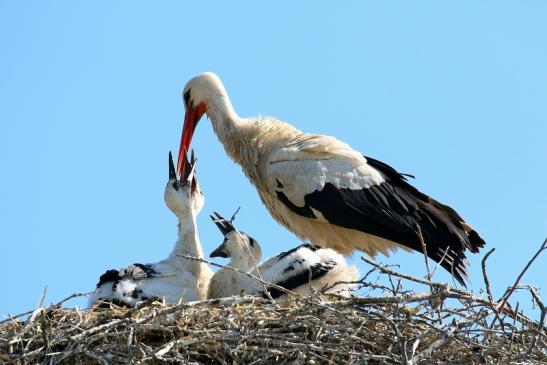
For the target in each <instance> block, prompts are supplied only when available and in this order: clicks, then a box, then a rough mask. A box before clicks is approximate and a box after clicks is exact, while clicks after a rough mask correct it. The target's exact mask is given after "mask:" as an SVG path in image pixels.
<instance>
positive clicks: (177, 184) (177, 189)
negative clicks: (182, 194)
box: [171, 181, 179, 191]
mask: <svg viewBox="0 0 547 365" xmlns="http://www.w3.org/2000/svg"><path fill="white" fill-rule="evenodd" d="M171 185H173V189H175V190H176V191H179V183H178V182H177V181H173V184H171Z"/></svg>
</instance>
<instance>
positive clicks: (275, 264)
mask: <svg viewBox="0 0 547 365" xmlns="http://www.w3.org/2000/svg"><path fill="white" fill-rule="evenodd" d="M212 218H213V221H214V222H215V223H216V225H217V226H218V227H219V229H220V230H221V232H222V233H223V234H224V242H223V243H222V244H221V245H220V246H219V247H218V248H217V249H215V250H214V251H213V252H212V253H211V257H229V258H230V263H229V264H228V266H231V267H234V268H237V269H239V270H241V271H243V272H249V273H250V274H251V275H253V276H255V277H258V278H261V279H262V280H263V281H265V282H267V283H271V284H276V285H278V286H281V287H283V288H285V289H289V290H291V291H293V292H295V293H299V294H303V295H309V294H310V293H311V292H312V291H320V290H322V289H324V288H327V287H328V288H329V289H328V290H327V291H326V293H327V294H337V295H342V296H349V295H350V290H351V288H352V287H353V285H352V284H351V282H354V281H356V280H357V276H358V273H357V270H356V269H355V268H353V267H349V266H348V265H347V264H346V262H345V260H344V258H343V257H342V255H340V254H338V253H336V252H335V251H334V250H331V249H325V248H321V247H318V246H313V245H311V244H303V245H300V246H298V247H296V248H294V249H292V250H289V251H287V252H283V253H280V254H279V255H277V256H274V257H271V258H270V259H268V260H266V261H265V262H264V263H262V264H260V265H259V264H258V263H259V262H260V258H261V256H262V250H261V247H260V245H259V243H258V242H257V241H256V240H255V239H254V238H252V237H250V236H249V235H247V234H246V233H244V232H240V231H238V230H237V229H235V227H234V226H233V224H232V222H231V221H228V220H226V219H224V218H222V217H221V216H220V215H218V214H217V213H215V216H214V217H213V216H212ZM338 282H340V283H338ZM335 283H338V284H336V285H334V284H335ZM264 290H265V289H264V285H263V283H261V282H259V281H257V280H255V279H253V278H252V277H248V276H246V275H243V274H242V273H240V272H236V271H233V270H229V269H225V268H222V269H220V270H218V271H217V272H216V273H215V274H214V275H213V278H212V279H211V282H210V285H209V292H208V295H207V297H208V298H222V297H228V296H232V295H238V294H240V293H241V292H245V293H246V294H259V295H263V296H266V295H265V292H264ZM268 291H269V293H270V295H271V296H272V297H273V298H274V299H275V298H278V297H280V296H282V295H284V292H283V291H281V290H279V289H276V288H271V287H270V288H268Z"/></svg>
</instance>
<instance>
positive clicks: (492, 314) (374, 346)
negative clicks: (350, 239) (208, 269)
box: [0, 243, 547, 364]
mask: <svg viewBox="0 0 547 365" xmlns="http://www.w3.org/2000/svg"><path fill="white" fill-rule="evenodd" d="M545 246H546V243H544V244H543V246H542V248H541V249H540V251H538V253H537V254H536V255H535V256H534V258H533V259H532V260H531V261H530V262H529V264H528V265H527V267H526V268H525V269H524V270H523V272H522V274H521V275H519V278H517V280H516V281H515V284H514V285H512V286H511V287H509V289H508V290H507V292H506V293H505V294H504V295H503V296H502V297H501V298H500V299H498V300H494V299H493V297H492V294H491V292H490V288H489V283H488V279H487V277H486V274H485V275H484V279H485V284H486V288H485V294H484V296H481V297H479V296H476V295H474V294H472V293H471V292H468V291H465V290H461V289H457V288H453V287H451V286H449V285H446V284H441V283H436V282H433V281H432V280H430V278H428V279H421V278H414V277H411V276H408V275H405V274H401V273H399V272H396V271H394V270H392V269H391V268H389V267H385V266H382V265H379V264H377V263H375V262H374V261H371V260H369V259H366V258H363V259H364V260H365V261H367V262H369V263H370V264H371V265H372V266H373V268H372V270H371V271H370V272H368V273H367V274H366V275H365V276H364V277H363V278H362V279H361V280H360V281H359V283H358V285H359V286H360V292H363V291H368V294H373V293H379V294H381V295H377V296H374V295H367V296H353V297H351V298H333V297H329V296H324V295H322V294H321V293H316V294H314V295H312V296H310V297H299V296H296V295H295V296H293V295H288V296H286V297H285V299H282V300H277V301H271V300H269V299H265V298H258V297H253V296H246V295H242V296H238V297H231V298H224V299H218V300H206V301H200V302H192V303H186V304H179V305H175V306H166V305H163V304H162V303H158V302H151V301H147V302H143V303H141V304H139V305H138V306H137V307H136V308H131V309H128V308H120V307H116V306H113V305H112V307H111V308H110V309H98V308H96V309H93V310H86V311H82V310H79V309H77V308H76V309H66V308H62V307H61V305H62V304H63V302H64V301H63V302H60V303H57V304H54V305H52V306H50V307H46V308H39V309H37V310H35V311H33V312H31V313H24V314H22V315H20V316H19V317H17V316H16V317H12V318H9V319H8V320H5V321H3V322H2V323H1V324H0V363H5V364H38V363H40V364H57V363H63V364H74V363H78V364H126V363H135V364H137V363H147V364H148V363H152V364H155V363H205V364H217V363H218V364H235V363H245V364H282V363H291V364H293V363H297V364H300V363H302V364H319V363H321V364H322V363H341V364H351V363H364V362H367V363H405V364H418V363H466V364H467V363H469V364H471V363H477V364H497V363H537V364H540V363H542V364H544V363H547V331H546V328H545V327H544V322H545V316H546V309H545V306H544V305H543V303H542V302H541V300H540V297H539V295H538V293H537V290H536V289H535V288H534V287H531V286H524V285H522V284H520V278H521V277H522V275H523V274H524V272H525V271H526V269H527V268H528V267H529V266H530V264H531V263H532V261H533V260H534V259H535V258H536V257H537V256H538V255H539V252H541V251H542V250H544V249H546V247H545ZM490 253H491V252H490ZM490 253H488V254H487V255H486V256H485V259H484V260H483V269H484V268H485V262H486V258H487V257H488V255H489V254H490ZM483 272H484V273H485V272H486V271H485V270H483ZM377 276H383V277H384V278H385V279H386V280H385V282H387V283H388V284H387V285H380V284H378V283H379V282H380V281H378V280H377ZM372 277H374V279H375V280H370V278H372ZM408 282H412V283H413V284H412V285H416V284H419V285H422V288H425V290H423V291H422V292H416V291H409V290H406V289H404V287H405V283H407V284H408ZM516 290H526V291H528V292H529V293H530V295H531V296H532V298H533V300H534V302H535V304H537V305H536V306H535V310H537V312H538V313H537V314H539V316H538V318H539V319H538V320H532V319H530V318H529V317H527V316H525V315H524V314H523V313H521V312H520V311H519V309H518V306H517V307H516V308H513V307H512V306H510V305H509V299H510V297H511V295H512V294H513V293H514V292H515V291H516ZM77 295H82V294H75V295H73V296H71V297H74V296H77ZM71 297H69V298H71ZM25 315H26V318H25ZM19 318H25V319H19Z"/></svg>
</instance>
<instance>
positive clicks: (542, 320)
mask: <svg viewBox="0 0 547 365" xmlns="http://www.w3.org/2000/svg"><path fill="white" fill-rule="evenodd" d="M529 290H530V293H532V297H533V298H534V300H535V301H536V303H537V305H538V306H539V308H540V310H541V317H540V319H539V328H540V329H543V325H544V323H545V315H546V314H547V310H546V309H545V305H544V304H543V302H542V301H541V299H540V297H539V293H538V292H537V290H536V288H534V287H532V286H530V287H529ZM538 341H539V336H538V335H536V336H535V337H534V341H533V342H532V344H531V345H530V348H529V349H528V351H527V352H526V353H527V354H528V355H529V354H531V353H532V351H533V349H534V348H536V346H537V343H538Z"/></svg>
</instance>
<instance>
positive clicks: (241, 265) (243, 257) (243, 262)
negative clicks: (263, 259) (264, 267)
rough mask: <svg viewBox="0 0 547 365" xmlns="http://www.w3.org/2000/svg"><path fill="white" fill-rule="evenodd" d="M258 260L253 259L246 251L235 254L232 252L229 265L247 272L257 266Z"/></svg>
mask: <svg viewBox="0 0 547 365" xmlns="http://www.w3.org/2000/svg"><path fill="white" fill-rule="evenodd" d="M258 260H260V259H258ZM258 260H255V259H253V257H252V256H251V255H250V254H249V253H248V252H241V253H238V254H236V255H233V254H232V257H231V260H230V264H229V266H232V267H235V268H238V269H240V270H241V271H244V272H248V271H250V270H253V269H254V268H255V267H257V266H258V264H259V263H258Z"/></svg>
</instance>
